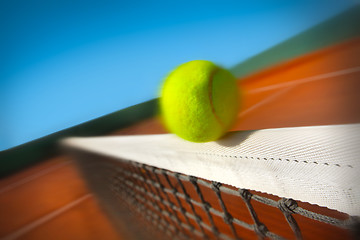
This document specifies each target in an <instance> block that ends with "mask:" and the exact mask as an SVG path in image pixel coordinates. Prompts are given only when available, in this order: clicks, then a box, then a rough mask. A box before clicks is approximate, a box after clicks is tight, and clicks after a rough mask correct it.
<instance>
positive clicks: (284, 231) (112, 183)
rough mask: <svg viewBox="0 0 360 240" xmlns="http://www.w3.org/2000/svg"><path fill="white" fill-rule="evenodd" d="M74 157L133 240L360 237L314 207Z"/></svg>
mask: <svg viewBox="0 0 360 240" xmlns="http://www.w3.org/2000/svg"><path fill="white" fill-rule="evenodd" d="M77 154H78V155H77V159H78V160H79V161H78V162H79V166H80V169H81V170H82V171H83V173H84V176H85V177H86V178H87V180H88V182H89V184H90V187H92V188H93V190H94V192H95V193H97V196H98V197H99V198H100V199H101V200H100V202H102V203H103V205H106V206H107V207H106V208H107V209H106V210H107V211H108V212H110V215H113V216H114V215H116V217H113V218H112V219H114V221H118V222H119V221H121V222H122V223H125V225H128V228H129V229H130V230H132V231H133V238H134V239H153V238H154V237H156V238H157V239H256V238H258V239H302V238H308V236H312V237H314V236H323V237H326V236H328V237H326V238H327V239H331V238H332V239H336V238H342V239H352V238H356V237H359V236H360V235H359V234H358V232H357V231H358V229H359V219H358V218H357V217H351V216H348V215H346V214H342V213H338V212H335V211H334V212H335V214H334V213H333V212H332V214H327V213H328V212H326V211H325V214H323V213H319V210H318V209H320V210H321V208H320V207H318V206H312V205H310V204H303V203H300V202H297V201H295V200H293V199H286V198H279V197H276V196H272V195H269V194H263V193H259V192H255V191H251V190H247V189H240V188H235V187H232V186H228V185H224V184H221V183H219V182H214V181H207V180H204V179H200V178H197V177H194V176H188V175H184V174H181V173H176V172H171V171H168V170H165V169H159V168H156V167H152V166H148V165H144V164H140V163H137V162H134V161H128V160H119V159H116V160H115V159H112V158H108V157H104V156H98V155H94V154H88V153H87V154H84V153H81V154H79V153H77ZM300 205H304V206H305V207H303V206H300ZM320 212H321V211H320ZM330 215H331V216H330Z"/></svg>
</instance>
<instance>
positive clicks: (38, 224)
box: [1, 193, 93, 240]
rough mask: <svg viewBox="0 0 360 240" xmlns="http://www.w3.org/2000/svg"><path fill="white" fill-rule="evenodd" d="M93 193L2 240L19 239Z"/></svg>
mask: <svg viewBox="0 0 360 240" xmlns="http://www.w3.org/2000/svg"><path fill="white" fill-rule="evenodd" d="M92 196H93V195H92V194H90V193H88V194H85V195H84V196H82V197H80V198H78V199H76V200H74V201H72V202H70V203H68V204H66V205H65V206H63V207H61V208H59V209H57V210H55V211H52V212H50V213H48V214H46V215H45V216H42V217H40V218H38V219H36V220H34V221H32V222H31V223H29V224H26V225H25V226H22V227H20V228H19V229H17V230H15V231H14V232H12V233H10V234H8V235H6V236H5V237H3V238H1V240H14V239H17V238H19V237H21V236H23V235H24V234H26V233H29V232H31V231H32V230H34V229H35V228H37V227H39V226H41V225H43V224H45V223H46V222H49V221H50V220H52V219H54V218H56V217H58V216H60V215H61V214H63V213H64V212H66V211H68V210H70V209H71V208H73V207H75V206H77V205H79V204H80V203H82V202H84V201H85V200H87V199H89V198H90V197H92Z"/></svg>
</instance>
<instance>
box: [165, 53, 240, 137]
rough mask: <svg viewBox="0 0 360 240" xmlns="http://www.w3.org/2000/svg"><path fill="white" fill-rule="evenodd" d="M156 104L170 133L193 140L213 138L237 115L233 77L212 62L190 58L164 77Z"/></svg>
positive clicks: (237, 100) (237, 102) (225, 129)
mask: <svg viewBox="0 0 360 240" xmlns="http://www.w3.org/2000/svg"><path fill="white" fill-rule="evenodd" d="M159 104H160V112H161V117H162V121H163V123H164V125H165V127H166V128H167V129H168V130H169V131H170V132H172V133H175V134H176V135H178V136H179V137H181V138H183V139H185V140H188V141H192V142H209V141H214V140H217V139H218V138H220V137H221V136H222V135H224V134H225V133H226V132H227V131H228V130H229V129H230V127H231V126H232V124H233V123H234V121H235V119H236V116H237V114H238V109H239V93H238V88H237V85H236V79H235V77H234V76H233V75H232V74H231V73H230V72H229V71H227V70H225V69H223V68H221V67H219V66H216V65H215V64H214V63H212V62H209V61H205V60H195V61H190V62H187V63H184V64H182V65H180V66H178V67H177V68H176V69H175V70H173V71H172V72H171V73H170V74H169V75H168V76H167V78H166V79H165V81H164V84H163V86H162V89H161V96H160V100H159Z"/></svg>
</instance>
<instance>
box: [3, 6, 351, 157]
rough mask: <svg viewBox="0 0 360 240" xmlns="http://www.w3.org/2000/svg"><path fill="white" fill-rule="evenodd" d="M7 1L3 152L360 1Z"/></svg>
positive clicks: (250, 52) (228, 62) (235, 59)
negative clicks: (180, 69)
mask: <svg viewBox="0 0 360 240" xmlns="http://www.w3.org/2000/svg"><path fill="white" fill-rule="evenodd" d="M357 3H358V2H357V1H355V0H342V1H338V0H317V1H310V0H294V1H281V0H278V1H260V0H257V1H208V0H207V1H187V0H184V1H110V0H103V1H80V0H73V1H67V0H63V1H57V0H52V1H40V0H31V1H24V0H14V1H1V2H0V22H1V35H2V36H1V38H0V43H1V44H0V64H1V68H0V91H1V92H0V104H1V105H0V109H1V112H0V150H5V149H8V148H11V147H14V146H17V145H19V144H23V143H25V142H28V141H31V140H34V139H37V138H39V137H42V136H45V135H48V134H51V133H53V132H56V131H59V130H62V129H65V128H68V127H71V126H74V125H77V124H80V123H83V122H85V121H88V120H91V119H94V118H97V117H100V116H103V115H106V114H109V113H111V112H114V111H117V110H119V109H123V108H125V107H128V106H131V105H134V104H138V103H141V102H144V101H146V100H150V99H152V98H154V97H156V96H157V93H158V90H159V87H160V84H161V81H162V79H163V78H164V76H166V74H167V73H168V72H169V71H170V70H171V69H173V68H174V67H175V66H176V65H178V64H181V63H183V62H186V61H189V60H194V59H207V60H211V61H214V62H216V63H218V64H220V65H222V66H224V67H231V66H234V65H235V64H238V63H240V62H242V61H244V60H246V59H247V58H249V57H251V56H254V55H256V54H258V53H260V52H262V51H264V50H265V49H268V48H270V47H271V46H274V45H276V44H278V43H280V42H282V41H284V40H286V39H288V38H290V37H291V36H293V35H296V34H298V33H300V32H302V31H304V30H306V29H308V28H310V27H311V26H314V25H316V24H318V23H320V22H322V21H324V20H326V19H328V18H330V17H332V16H334V15H336V14H338V13H340V12H342V11H344V10H346V9H348V8H350V7H351V6H353V5H355V4H357Z"/></svg>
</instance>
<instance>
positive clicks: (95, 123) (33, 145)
mask: <svg viewBox="0 0 360 240" xmlns="http://www.w3.org/2000/svg"><path fill="white" fill-rule="evenodd" d="M156 111H157V99H153V100H150V101H148V102H144V103H141V104H138V105H135V106H132V107H129V108H126V109H123V110H120V111H117V112H114V113H111V114H108V115H106V116H103V117H100V118H97V119H94V120H91V121H88V122H85V123H82V124H80V125H77V126H75V127H71V128H68V129H65V130H62V131H59V132H56V133H53V134H50V135H48V136H45V137H42V138H39V139H37V140H34V141H31V142H28V143H25V144H22V145H20V146H17V147H14V148H11V149H8V150H5V151H2V152H0V159H1V160H0V177H4V176H6V175H9V174H11V173H13V172H15V171H18V170H20V169H23V168H25V167H27V166H30V165H32V164H34V163H36V162H38V161H40V160H43V159H46V158H49V157H51V156H54V155H56V154H57V153H58V152H59V150H58V149H57V142H58V141H59V140H60V139H62V138H65V137H70V136H99V135H103V134H107V133H109V132H111V131H114V130H116V129H121V128H124V127H127V126H129V125H131V124H133V123H135V122H138V121H140V120H143V119H146V118H149V117H152V116H154V115H155V114H156Z"/></svg>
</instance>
